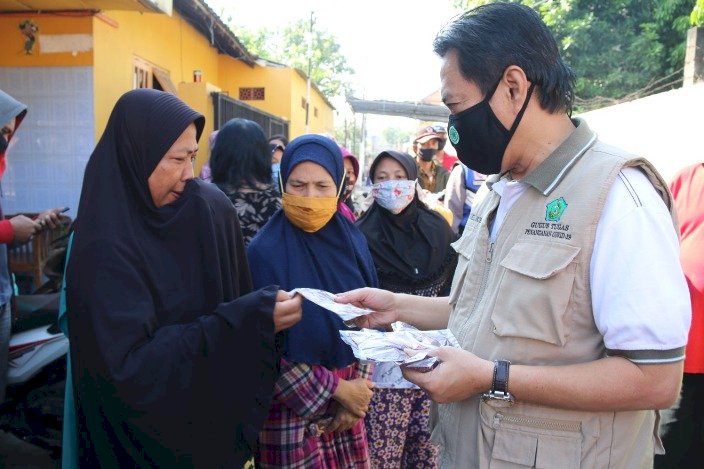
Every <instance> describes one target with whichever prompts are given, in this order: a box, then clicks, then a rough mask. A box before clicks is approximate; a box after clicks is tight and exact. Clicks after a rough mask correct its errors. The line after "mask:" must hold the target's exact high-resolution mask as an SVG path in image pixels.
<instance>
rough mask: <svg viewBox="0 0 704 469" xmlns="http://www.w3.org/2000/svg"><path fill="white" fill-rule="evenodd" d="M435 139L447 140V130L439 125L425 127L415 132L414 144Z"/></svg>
mask: <svg viewBox="0 0 704 469" xmlns="http://www.w3.org/2000/svg"><path fill="white" fill-rule="evenodd" d="M434 138H437V139H438V140H447V130H445V128H444V127H443V126H441V125H427V126H425V127H421V128H420V129H418V131H417V132H416V136H415V139H414V140H413V142H414V143H421V144H423V143H425V142H427V141H429V140H432V139H434Z"/></svg>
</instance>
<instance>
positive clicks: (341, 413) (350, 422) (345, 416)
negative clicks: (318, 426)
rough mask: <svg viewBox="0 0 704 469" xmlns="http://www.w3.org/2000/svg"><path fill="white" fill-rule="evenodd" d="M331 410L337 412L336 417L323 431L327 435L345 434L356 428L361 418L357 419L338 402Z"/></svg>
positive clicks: (332, 405)
mask: <svg viewBox="0 0 704 469" xmlns="http://www.w3.org/2000/svg"><path fill="white" fill-rule="evenodd" d="M330 408H331V410H334V411H335V415H334V417H333V419H332V422H330V424H329V425H327V426H326V427H325V428H324V429H323V431H324V432H325V433H334V432H344V431H345V430H349V429H350V428H352V427H354V426H355V425H356V424H357V422H359V420H360V417H357V416H356V415H354V414H353V413H352V412H350V411H349V410H347V409H346V408H345V407H344V406H342V405H340V404H338V403H337V402H333V403H332V404H331V406H330Z"/></svg>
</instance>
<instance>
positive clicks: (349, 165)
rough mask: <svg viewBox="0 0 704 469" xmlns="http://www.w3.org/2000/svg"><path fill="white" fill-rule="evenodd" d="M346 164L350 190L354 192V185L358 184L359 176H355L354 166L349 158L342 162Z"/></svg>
mask: <svg viewBox="0 0 704 469" xmlns="http://www.w3.org/2000/svg"><path fill="white" fill-rule="evenodd" d="M342 161H343V162H344V163H345V174H346V175H347V180H348V181H349V190H352V188H353V187H354V185H355V184H356V183H357V176H355V174H354V165H353V164H352V161H350V159H349V158H345V159H343V160H342Z"/></svg>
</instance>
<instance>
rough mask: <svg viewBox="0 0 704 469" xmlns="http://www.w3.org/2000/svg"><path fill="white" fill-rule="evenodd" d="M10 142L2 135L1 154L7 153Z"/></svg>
mask: <svg viewBox="0 0 704 469" xmlns="http://www.w3.org/2000/svg"><path fill="white" fill-rule="evenodd" d="M9 144H10V142H8V141H7V139H6V138H5V137H3V136H0V154H2V153H5V150H7V147H8V145H9Z"/></svg>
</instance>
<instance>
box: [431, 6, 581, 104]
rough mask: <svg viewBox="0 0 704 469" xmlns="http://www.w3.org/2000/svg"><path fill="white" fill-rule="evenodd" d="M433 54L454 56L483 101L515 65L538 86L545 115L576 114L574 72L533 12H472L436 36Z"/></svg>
mask: <svg viewBox="0 0 704 469" xmlns="http://www.w3.org/2000/svg"><path fill="white" fill-rule="evenodd" d="M433 49H434V50H435V53H436V54H438V55H439V56H440V57H444V56H445V55H446V54H447V53H448V52H449V51H451V50H456V51H457V57H458V60H459V67H460V71H461V73H462V76H463V77H464V78H466V79H467V80H470V81H472V82H473V83H475V84H476V85H477V86H478V87H479V89H481V91H482V93H483V94H484V95H485V96H486V95H487V93H489V92H490V91H491V90H492V88H493V87H494V86H495V85H496V83H497V82H498V81H499V80H500V78H501V75H502V73H503V72H504V70H506V68H507V67H509V66H510V65H517V66H519V67H521V68H522V69H523V71H524V72H525V74H526V77H527V78H528V80H530V81H531V82H532V83H535V86H536V88H537V90H538V91H539V97H540V106H541V107H542V108H543V109H547V110H548V111H550V112H557V111H565V112H567V113H568V114H571V112H572V102H573V99H574V79H575V77H574V72H572V70H571V69H570V68H569V67H568V66H567V65H566V64H565V63H564V62H563V61H562V58H561V57H560V53H559V51H558V48H557V43H556V42H555V38H554V37H553V35H552V33H551V32H550V30H549V29H548V28H547V26H546V25H545V23H543V21H542V19H541V18H540V16H539V15H538V13H537V12H535V11H534V10H533V9H531V8H530V7H527V6H525V5H520V4H517V3H491V4H487V5H483V6H480V7H477V8H474V9H472V10H469V11H467V12H465V13H464V14H462V15H461V16H459V17H458V18H456V19H455V20H453V21H451V22H450V23H449V24H447V25H446V26H445V27H444V28H443V29H442V30H441V31H440V32H439V33H438V35H437V37H436V38H435V41H434V43H433Z"/></svg>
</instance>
